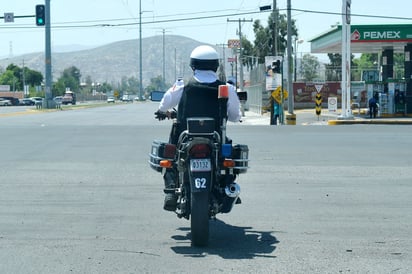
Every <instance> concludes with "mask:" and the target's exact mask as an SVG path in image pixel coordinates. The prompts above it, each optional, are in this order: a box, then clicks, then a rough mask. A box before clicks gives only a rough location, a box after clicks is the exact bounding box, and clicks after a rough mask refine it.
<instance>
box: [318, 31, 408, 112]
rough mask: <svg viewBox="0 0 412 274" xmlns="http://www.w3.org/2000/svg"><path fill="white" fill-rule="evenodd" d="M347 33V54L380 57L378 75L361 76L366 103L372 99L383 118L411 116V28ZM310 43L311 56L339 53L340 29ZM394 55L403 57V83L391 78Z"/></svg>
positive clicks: (340, 43) (328, 32)
mask: <svg viewBox="0 0 412 274" xmlns="http://www.w3.org/2000/svg"><path fill="white" fill-rule="evenodd" d="M350 33H351V37H350V40H351V41H350V49H351V53H379V54H380V56H381V60H380V69H379V71H380V72H379V73H378V72H377V73H372V74H366V75H364V79H363V80H364V81H365V90H366V96H367V98H366V99H367V100H366V102H367V101H368V100H369V98H371V97H372V96H375V97H376V98H377V99H378V101H379V106H380V112H381V114H382V115H383V116H389V117H391V116H395V115H405V116H406V115H408V116H410V115H412V60H411V52H412V25H409V24H399V25H396V24H394V25H351V26H350ZM310 42H311V53H341V52H342V26H336V27H335V28H332V29H331V30H329V31H327V32H325V33H323V34H320V35H318V36H317V37H315V38H313V39H312V40H311V41H310ZM394 53H404V56H405V58H404V76H405V77H404V79H396V78H395V76H394ZM377 71H378V70H377Z"/></svg>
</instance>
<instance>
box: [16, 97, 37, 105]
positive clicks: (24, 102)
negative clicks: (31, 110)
mask: <svg viewBox="0 0 412 274" xmlns="http://www.w3.org/2000/svg"><path fill="white" fill-rule="evenodd" d="M19 101H20V103H19V104H20V105H21V106H34V101H33V100H31V99H30V98H23V99H20V100H19Z"/></svg>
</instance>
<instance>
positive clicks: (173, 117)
mask: <svg viewBox="0 0 412 274" xmlns="http://www.w3.org/2000/svg"><path fill="white" fill-rule="evenodd" d="M176 118H177V110H176V109H175V108H173V110H172V111H171V112H170V119H176Z"/></svg>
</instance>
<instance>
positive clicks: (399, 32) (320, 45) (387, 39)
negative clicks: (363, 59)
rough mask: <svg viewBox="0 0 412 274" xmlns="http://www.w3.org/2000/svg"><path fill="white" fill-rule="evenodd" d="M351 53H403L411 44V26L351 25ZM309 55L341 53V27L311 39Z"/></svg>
mask: <svg viewBox="0 0 412 274" xmlns="http://www.w3.org/2000/svg"><path fill="white" fill-rule="evenodd" d="M350 27H351V45H350V47H351V52H352V53H378V52H382V50H385V49H393V51H394V52H404V50H405V46H406V45H407V44H408V43H409V44H411V43H412V25H409V24H408V25H406V24H401V25H351V26H350ZM309 42H311V53H341V52H342V26H336V27H334V28H332V29H330V30H328V31H327V32H325V33H323V34H320V35H318V36H317V37H315V38H313V39H311V40H310V41H309Z"/></svg>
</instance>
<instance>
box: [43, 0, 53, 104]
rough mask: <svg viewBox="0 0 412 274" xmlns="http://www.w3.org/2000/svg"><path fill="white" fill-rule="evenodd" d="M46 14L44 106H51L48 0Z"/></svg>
mask: <svg viewBox="0 0 412 274" xmlns="http://www.w3.org/2000/svg"><path fill="white" fill-rule="evenodd" d="M45 12H46V13H45V16H46V20H45V21H46V28H45V31H46V35H45V37H46V41H45V42H46V48H45V66H46V91H45V101H46V102H45V107H46V108H51V107H52V102H53V101H52V62H51V34H50V0H46V1H45Z"/></svg>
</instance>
